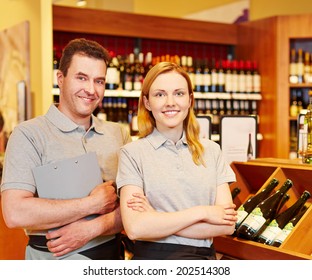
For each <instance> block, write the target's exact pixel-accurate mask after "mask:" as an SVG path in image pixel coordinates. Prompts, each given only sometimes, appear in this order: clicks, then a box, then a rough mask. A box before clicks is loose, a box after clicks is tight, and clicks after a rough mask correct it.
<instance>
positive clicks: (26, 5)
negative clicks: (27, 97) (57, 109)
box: [0, 0, 52, 116]
mask: <svg viewBox="0 0 312 280" xmlns="http://www.w3.org/2000/svg"><path fill="white" fill-rule="evenodd" d="M51 1H52V0H1V11H0V29H1V30H3V29H5V28H8V27H11V26H14V25H16V24H18V23H20V22H22V21H29V23H30V83H31V86H30V87H31V93H32V107H33V109H32V115H33V116H36V115H40V114H42V112H43V111H46V108H47V107H48V104H49V103H51V102H50V98H51V97H50V91H51V86H50V85H51V84H52V73H51V69H50V68H51V67H50V65H51V61H52V6H51ZM48 90H49V91H48ZM47 91H48V92H47Z"/></svg>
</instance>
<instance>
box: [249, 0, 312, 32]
mask: <svg viewBox="0 0 312 280" xmlns="http://www.w3.org/2000/svg"><path fill="white" fill-rule="evenodd" d="M297 14H312V1H311V0H297V1H294V0H273V1H272V0H250V19H251V20H257V19H261V18H267V17H272V16H280V15H297ZM309 28H311V27H309Z"/></svg>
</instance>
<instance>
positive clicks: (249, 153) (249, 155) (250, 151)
mask: <svg viewBox="0 0 312 280" xmlns="http://www.w3.org/2000/svg"><path fill="white" fill-rule="evenodd" d="M251 159H254V154H253V148H252V143H251V133H249V135H248V146H247V161H248V160H251Z"/></svg>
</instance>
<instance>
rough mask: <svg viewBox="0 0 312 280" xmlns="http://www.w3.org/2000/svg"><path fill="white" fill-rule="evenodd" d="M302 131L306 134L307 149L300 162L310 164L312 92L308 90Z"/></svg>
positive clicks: (311, 158)
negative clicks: (307, 102) (307, 101)
mask: <svg viewBox="0 0 312 280" xmlns="http://www.w3.org/2000/svg"><path fill="white" fill-rule="evenodd" d="M303 129H304V132H306V133H307V147H306V151H305V152H304V154H303V155H302V156H303V158H302V162H303V163H312V90H309V105H308V107H307V112H306V114H305V116H304V120H303Z"/></svg>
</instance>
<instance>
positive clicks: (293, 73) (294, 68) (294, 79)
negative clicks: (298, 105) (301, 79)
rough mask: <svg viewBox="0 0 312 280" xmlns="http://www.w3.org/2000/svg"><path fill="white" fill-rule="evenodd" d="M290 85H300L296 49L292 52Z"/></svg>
mask: <svg viewBox="0 0 312 280" xmlns="http://www.w3.org/2000/svg"><path fill="white" fill-rule="evenodd" d="M289 83H291V84H298V75H297V54H296V49H291V51H290V63H289Z"/></svg>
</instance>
